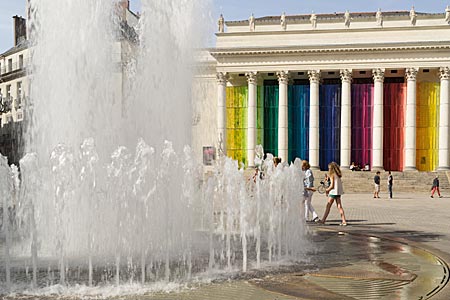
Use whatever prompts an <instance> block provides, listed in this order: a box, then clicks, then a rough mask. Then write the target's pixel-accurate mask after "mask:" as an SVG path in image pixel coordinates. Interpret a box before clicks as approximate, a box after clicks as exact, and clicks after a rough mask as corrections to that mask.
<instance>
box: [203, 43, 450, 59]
mask: <svg viewBox="0 0 450 300" xmlns="http://www.w3.org/2000/svg"><path fill="white" fill-rule="evenodd" d="M430 43H431V42H430ZM423 50H450V41H445V44H442V45H429V44H428V45H427V42H426V41H424V42H423V44H422V45H410V46H400V45H393V46H380V45H379V44H378V45H376V44H368V45H364V46H363V47H361V46H360V47H352V46H348V47H342V46H341V47H336V46H331V45H323V46H321V47H320V48H319V47H315V48H312V47H311V48H305V47H297V48H292V47H289V48H255V49H251V48H242V49H238V48H233V49H231V48H228V49H217V48H216V49H210V53H211V55H212V56H213V57H215V58H217V57H223V56H255V55H280V54H281V55H295V54H309V53H344V52H372V53H373V52H386V51H423Z"/></svg>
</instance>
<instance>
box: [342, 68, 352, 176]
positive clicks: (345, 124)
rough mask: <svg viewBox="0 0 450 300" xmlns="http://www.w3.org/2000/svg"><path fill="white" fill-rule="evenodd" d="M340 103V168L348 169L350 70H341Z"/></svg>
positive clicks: (349, 147) (350, 103)
mask: <svg viewBox="0 0 450 300" xmlns="http://www.w3.org/2000/svg"><path fill="white" fill-rule="evenodd" d="M341 80H342V97H341V99H342V103H341V167H344V168H348V167H350V159H351V158H350V156H351V142H352V138H351V137H352V118H351V108H352V102H351V97H352V96H351V95H352V94H351V88H352V70H341Z"/></svg>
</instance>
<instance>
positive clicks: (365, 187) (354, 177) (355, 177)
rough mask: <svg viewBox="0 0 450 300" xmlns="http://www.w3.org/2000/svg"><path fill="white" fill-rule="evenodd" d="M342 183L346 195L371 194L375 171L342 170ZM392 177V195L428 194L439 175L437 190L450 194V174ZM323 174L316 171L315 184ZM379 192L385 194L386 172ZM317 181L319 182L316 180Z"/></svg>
mask: <svg viewBox="0 0 450 300" xmlns="http://www.w3.org/2000/svg"><path fill="white" fill-rule="evenodd" d="M342 173H343V174H342V182H343V184H344V190H345V192H347V193H373V189H374V186H373V177H374V176H375V173H376V171H370V172H364V171H355V172H352V171H350V170H342ZM391 173H392V176H393V177H394V193H395V192H412V193H414V192H418V193H428V192H430V190H431V185H432V183H433V179H434V177H435V176H436V174H438V175H439V189H440V191H441V193H442V192H443V193H445V194H447V195H448V194H449V192H450V172H449V171H436V172H418V171H409V172H391ZM324 174H325V172H322V171H316V172H315V173H314V177H315V178H316V180H317V183H319V182H320V180H321V179H322V178H323V176H324ZM380 177H381V192H382V193H387V177H388V172H385V171H383V172H381V174H380ZM318 179H319V180H318Z"/></svg>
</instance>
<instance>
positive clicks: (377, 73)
mask: <svg viewBox="0 0 450 300" xmlns="http://www.w3.org/2000/svg"><path fill="white" fill-rule="evenodd" d="M372 75H373V81H374V94H375V95H374V99H373V142H372V170H382V169H383V82H384V69H374V70H372Z"/></svg>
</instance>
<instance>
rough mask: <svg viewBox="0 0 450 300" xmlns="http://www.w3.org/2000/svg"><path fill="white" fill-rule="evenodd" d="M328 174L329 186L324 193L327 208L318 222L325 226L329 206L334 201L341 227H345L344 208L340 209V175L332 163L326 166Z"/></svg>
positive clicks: (341, 192)
mask: <svg viewBox="0 0 450 300" xmlns="http://www.w3.org/2000/svg"><path fill="white" fill-rule="evenodd" d="M328 174H329V177H330V179H331V183H330V186H329V187H328V188H327V189H326V193H327V196H328V202H327V207H326V209H325V213H324V214H323V218H322V220H321V221H320V222H321V223H322V224H325V221H326V220H327V217H328V214H329V213H330V208H331V205H333V202H334V201H336V206H337V208H338V209H339V213H340V214H341V219H342V223H341V224H340V225H341V226H347V220H346V219H345V213H344V208H343V207H342V202H341V195H343V194H344V188H343V186H342V180H341V177H342V173H341V169H340V168H339V166H338V164H337V163H335V162H334V161H333V162H331V163H330V164H329V165H328Z"/></svg>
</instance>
